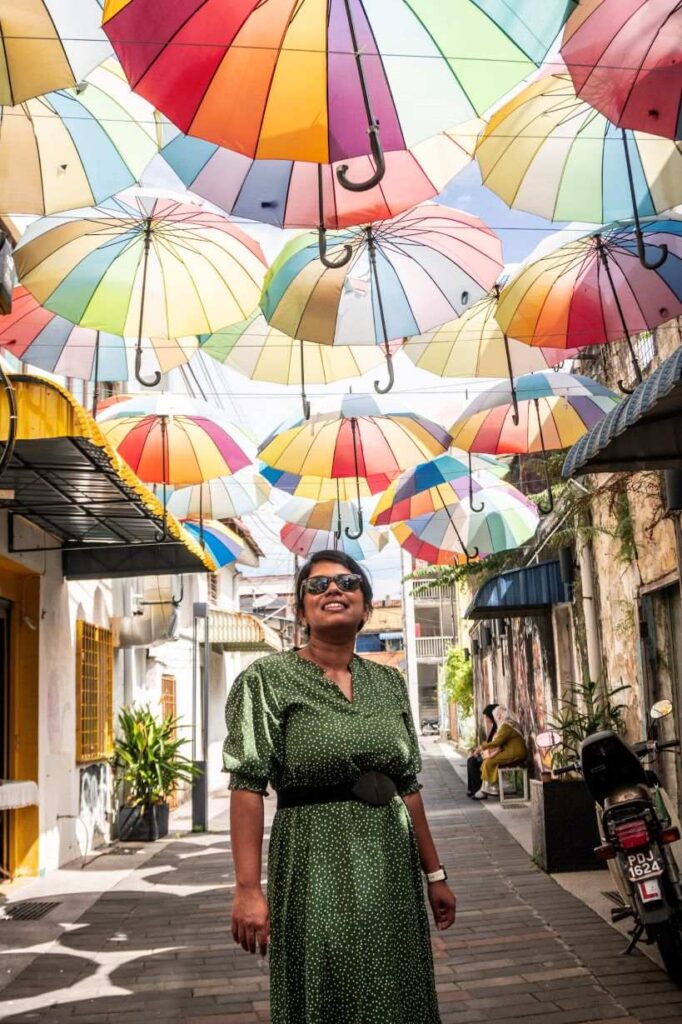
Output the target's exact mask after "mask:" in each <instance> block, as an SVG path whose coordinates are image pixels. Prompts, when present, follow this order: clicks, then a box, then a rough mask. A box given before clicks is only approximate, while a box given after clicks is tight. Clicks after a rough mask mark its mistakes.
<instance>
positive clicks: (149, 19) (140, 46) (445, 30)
mask: <svg viewBox="0 0 682 1024" xmlns="http://www.w3.org/2000/svg"><path fill="white" fill-rule="evenodd" d="M574 6H575V4H574V3H571V2H568V0H545V3H543V4H542V5H538V4H537V3H535V2H533V0H517V2H516V3H515V4H514V5H513V7H512V5H510V4H502V3H498V2H495V3H492V4H491V3H489V2H485V3H484V2H482V0H461V2H459V3H458V5H457V10H456V16H454V15H455V12H453V11H451V10H449V9H448V8H447V5H443V4H442V3H441V2H439V0H420V2H418V3H417V2H415V0H395V2H393V3H391V4H390V5H389V4H378V3H375V4H370V3H368V2H367V0H307V2H304V3H301V2H300V0H282V2H279V3H277V4H276V5H273V4H271V3H269V4H265V5H264V4H263V3H262V0H242V2H240V3H239V4H235V3H234V0H213V2H211V3H205V2H199V0H175V2H174V3H173V4H163V5H159V4H158V2H157V0H106V2H105V5H104V30H105V32H106V33H107V35H108V36H109V38H110V39H111V41H112V43H113V46H114V49H115V50H116V52H117V54H118V56H119V58H120V60H121V63H122V64H123V66H124V68H125V70H126V74H127V76H128V79H129V81H130V83H131V84H132V86H133V88H134V89H135V90H136V91H137V92H139V93H140V94H141V95H143V96H146V98H147V99H148V100H149V101H150V102H151V103H153V104H154V106H155V107H157V108H158V109H159V110H161V111H162V112H163V113H164V114H166V115H167V116H168V117H169V118H170V120H171V121H173V122H174V124H176V125H177V126H178V127H179V128H181V129H182V131H184V132H186V133H188V134H190V135H196V136H198V137H199V138H204V139H208V140H209V141H211V142H214V143H217V144H218V145H220V146H225V147H227V148H228V149H233V150H237V151H238V152H240V153H244V154H245V155H246V156H250V157H256V158H258V159H261V160H262V159H266V160H267V159H270V160H271V159H275V160H304V161H310V162H312V163H318V164H328V163H335V162H337V161H345V160H347V159H348V158H350V157H358V156H368V155H370V154H371V156H372V161H373V165H374V169H373V172H372V174H371V177H370V178H369V179H368V181H363V182H357V181H352V180H350V179H349V178H348V177H347V170H346V169H344V167H343V165H342V167H340V168H339V169H338V172H339V177H340V178H341V182H342V184H343V185H344V186H345V187H350V188H358V187H360V188H363V189H364V188H366V187H369V185H373V184H376V183H377V182H378V181H379V180H381V177H382V174H383V172H384V169H385V161H384V151H386V152H392V151H395V150H402V149H410V148H411V147H412V146H414V145H415V144H416V143H418V142H420V141H422V140H423V139H427V138H429V137H431V136H432V135H436V134H437V133H438V132H440V131H447V130H449V129H451V128H452V127H453V126H456V125H458V124H461V123H462V122H463V121H466V120H468V119H470V118H471V117H473V116H474V115H476V114H481V113H483V112H484V111H485V110H487V108H488V107H490V106H491V105H492V104H493V103H495V102H496V101H497V100H498V99H499V98H500V97H501V96H503V95H504V94H505V93H506V92H507V90H509V89H510V88H512V87H513V86H514V85H516V84H517V83H518V82H520V81H521V80H522V79H523V78H524V77H525V76H526V75H527V74H528V73H529V72H530V71H532V70H533V69H534V68H535V67H536V66H538V65H539V64H540V63H541V62H542V60H543V59H544V57H545V54H546V53H547V51H548V49H549V47H550V46H551V44H552V43H553V41H554V39H555V37H556V35H557V32H558V30H559V29H560V27H561V25H562V24H563V22H564V21H565V19H566V17H567V16H568V14H569V13H570V11H571V10H572V8H573V7H574ZM463 40H466V45H463ZM491 62H493V66H494V74H492V73H491V70H490V68H491ZM235 96H237V97H239V101H238V102H234V98H235Z"/></svg>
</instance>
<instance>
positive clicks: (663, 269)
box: [496, 217, 682, 393]
mask: <svg viewBox="0 0 682 1024" xmlns="http://www.w3.org/2000/svg"><path fill="white" fill-rule="evenodd" d="M642 229H643V239H644V246H645V250H646V253H647V254H648V253H654V252H656V251H660V250H661V249H663V248H665V250H666V252H669V257H668V259H667V260H666V262H665V263H664V264H662V265H661V266H660V267H658V268H657V269H655V270H653V271H652V270H649V269H644V268H643V267H642V266H641V263H640V261H639V254H638V246H639V242H638V238H637V228H636V226H634V225H633V224H632V223H623V224H614V225H612V226H611V227H606V228H601V229H600V230H599V231H596V232H594V233H593V234H590V235H586V236H585V237H584V238H578V239H576V240H575V241H572V242H568V243H567V244H566V245H562V246H561V247H560V248H558V249H555V250H554V251H552V252H550V253H548V254H547V255H545V256H541V257H539V258H538V259H536V260H532V261H531V262H530V263H527V264H526V265H525V266H523V267H522V268H521V269H520V271H519V272H518V274H516V275H515V276H514V277H512V278H511V280H510V281H509V282H508V283H507V285H506V286H505V287H504V289H503V290H502V292H501V295H500V300H499V302H498V305H497V312H496V316H497V320H498V322H499V323H500V325H501V326H502V329H503V330H505V331H507V333H508V334H509V335H511V336H512V337H514V338H518V340H519V341H523V342H525V343H526V344H527V345H554V346H556V347H557V348H564V347H571V348H573V347H580V346H583V345H600V344H604V343H605V342H611V341H617V340H619V339H621V338H625V339H627V342H628V346H629V349H630V355H631V357H632V361H633V365H634V370H635V376H636V378H637V380H638V381H641V379H642V374H641V370H640V368H639V364H638V362H637V358H636V355H635V350H634V347H633V344H632V336H633V335H636V334H638V333H641V332H642V331H647V330H653V328H654V327H656V326H657V325H658V324H661V323H664V322H665V321H666V320H671V319H672V318H673V317H675V316H679V315H680V314H682V275H681V274H680V270H679V268H680V259H681V258H682V220H677V219H673V218H672V217H668V218H661V219H659V220H652V221H646V222H644V223H643V224H642ZM620 388H621V390H622V391H624V392H626V393H627V391H628V389H627V388H626V387H625V385H624V384H623V382H622V381H621V382H620Z"/></svg>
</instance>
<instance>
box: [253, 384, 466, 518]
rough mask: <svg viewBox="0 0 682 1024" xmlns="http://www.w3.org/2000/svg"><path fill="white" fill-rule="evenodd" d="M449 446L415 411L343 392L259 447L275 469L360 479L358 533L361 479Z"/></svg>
mask: <svg viewBox="0 0 682 1024" xmlns="http://www.w3.org/2000/svg"><path fill="white" fill-rule="evenodd" d="M449 444H450V437H449V434H448V432H447V431H446V430H444V429H443V428H442V427H440V426H438V424H436V423H432V422H431V421H430V420H428V419H425V418H424V417H421V416H417V415H416V414H415V413H413V412H408V411H405V410H403V409H400V408H399V407H397V406H391V405H388V404H382V405H379V403H378V401H377V399H376V398H372V397H370V396H368V395H345V396H344V397H343V399H342V400H341V403H340V405H339V404H338V403H334V404H327V405H326V406H325V407H323V411H322V412H318V413H316V414H315V415H313V416H312V417H311V418H310V419H309V420H305V419H304V420H299V421H297V422H295V423H293V424H289V425H287V424H285V425H284V426H282V427H280V428H279V429H278V430H277V431H276V432H275V433H273V434H271V435H270V437H268V438H266V440H265V441H263V443H262V444H261V446H260V447H259V449H258V454H259V456H260V458H261V460H262V461H263V462H265V463H267V464H268V465H269V466H272V467H273V468H274V469H277V470H281V471H284V472H287V473H293V474H297V475H299V476H317V477H326V478H328V479H335V478H336V477H339V478H347V477H351V476H353V477H355V478H356V480H357V482H358V491H357V500H358V506H359V531H360V533H362V527H363V512H362V505H361V501H360V498H361V492H360V489H359V481H360V480H361V479H363V478H364V479H367V480H372V479H376V478H377V477H384V478H385V477H386V476H387V475H388V474H393V475H396V474H397V473H399V472H401V471H402V470H404V469H408V468H409V467H410V466H415V465H417V464H418V463H420V462H424V461H425V460H426V459H429V458H431V457H432V456H433V455H440V454H442V453H443V452H444V451H445V450H446V449H447V448H448V447H449Z"/></svg>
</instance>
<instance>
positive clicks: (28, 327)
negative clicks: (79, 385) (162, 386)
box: [0, 286, 199, 415]
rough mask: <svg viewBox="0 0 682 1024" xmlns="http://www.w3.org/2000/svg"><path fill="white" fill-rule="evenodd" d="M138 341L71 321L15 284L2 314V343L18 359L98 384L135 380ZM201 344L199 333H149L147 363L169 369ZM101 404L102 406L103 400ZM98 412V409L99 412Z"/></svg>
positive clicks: (154, 368)
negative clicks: (9, 307)
mask: <svg viewBox="0 0 682 1024" xmlns="http://www.w3.org/2000/svg"><path fill="white" fill-rule="evenodd" d="M135 345H136V342H135V341H132V340H130V339H125V338H119V337H117V336H116V335H113V334H103V333H100V332H99V331H93V330H91V329H90V328H88V327H75V326H74V325H73V324H72V323H71V321H70V320H65V319H64V317H61V316H57V314H56V313H50V312H49V310H47V309H44V308H43V306H41V305H40V304H39V303H38V302H37V301H36V299H34V298H33V296H32V295H31V293H30V292H29V291H27V290H26V288H22V287H21V286H20V287H18V288H15V289H14V294H13V296H12V312H11V313H8V314H7V316H3V317H0V346H2V347H3V348H6V349H7V351H8V352H9V353H10V354H11V355H13V356H14V357H15V359H21V360H23V361H24V362H26V363H31V365H32V366H38V367H40V369H41V370H47V371H48V372H49V373H58V374H60V375H61V376H63V377H77V378H79V379H80V380H90V381H93V382H94V383H95V384H99V383H100V382H101V381H123V380H129V379H130V378H131V377H132V376H133V374H134V367H133V365H132V364H133V355H134V351H135ZM198 347H199V341H198V339H197V338H196V337H191V338H171V339H158V338H143V339H142V352H143V364H144V366H145V367H150V368H151V369H152V371H153V372H161V373H168V371H169V370H172V369H173V368H174V367H176V366H180V365H182V364H183V363H186V362H187V360H188V359H190V358H191V357H192V355H193V354H194V352H196V351H197V349H198ZM117 397H121V398H123V399H127V398H128V397H129V396H128V395H122V396H117ZM99 407H100V409H101V408H102V405H101V403H100V406H99ZM96 412H97V410H96V409H95V411H94V413H93V415H96Z"/></svg>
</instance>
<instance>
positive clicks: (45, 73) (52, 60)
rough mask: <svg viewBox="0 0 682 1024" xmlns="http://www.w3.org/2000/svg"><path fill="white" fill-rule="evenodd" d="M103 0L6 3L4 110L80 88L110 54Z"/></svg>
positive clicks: (1, 73)
mask: <svg viewBox="0 0 682 1024" xmlns="http://www.w3.org/2000/svg"><path fill="white" fill-rule="evenodd" d="M101 20H102V5H101V3H100V2H99V0H79V2H78V3H74V0H20V2H19V3H13V2H11V0H10V2H8V3H7V2H6V3H3V5H2V14H1V16H0V40H1V41H2V61H1V62H0V106H5V107H13V106H15V105H16V104H17V103H23V102H24V100H28V99H31V98H32V97H33V96H42V95H43V93H46V92H51V91H52V90H53V89H68V88H71V87H72V86H74V85H77V84H78V83H79V82H80V81H82V79H83V78H84V77H85V76H86V75H87V73H88V72H89V71H92V69H93V68H94V67H96V66H97V65H98V64H101V63H102V61H103V60H106V58H107V57H108V56H109V55H110V53H111V46H110V45H109V43H108V42H107V40H106V39H105V37H104V35H103V34H102V31H101V28H100V23H101Z"/></svg>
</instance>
